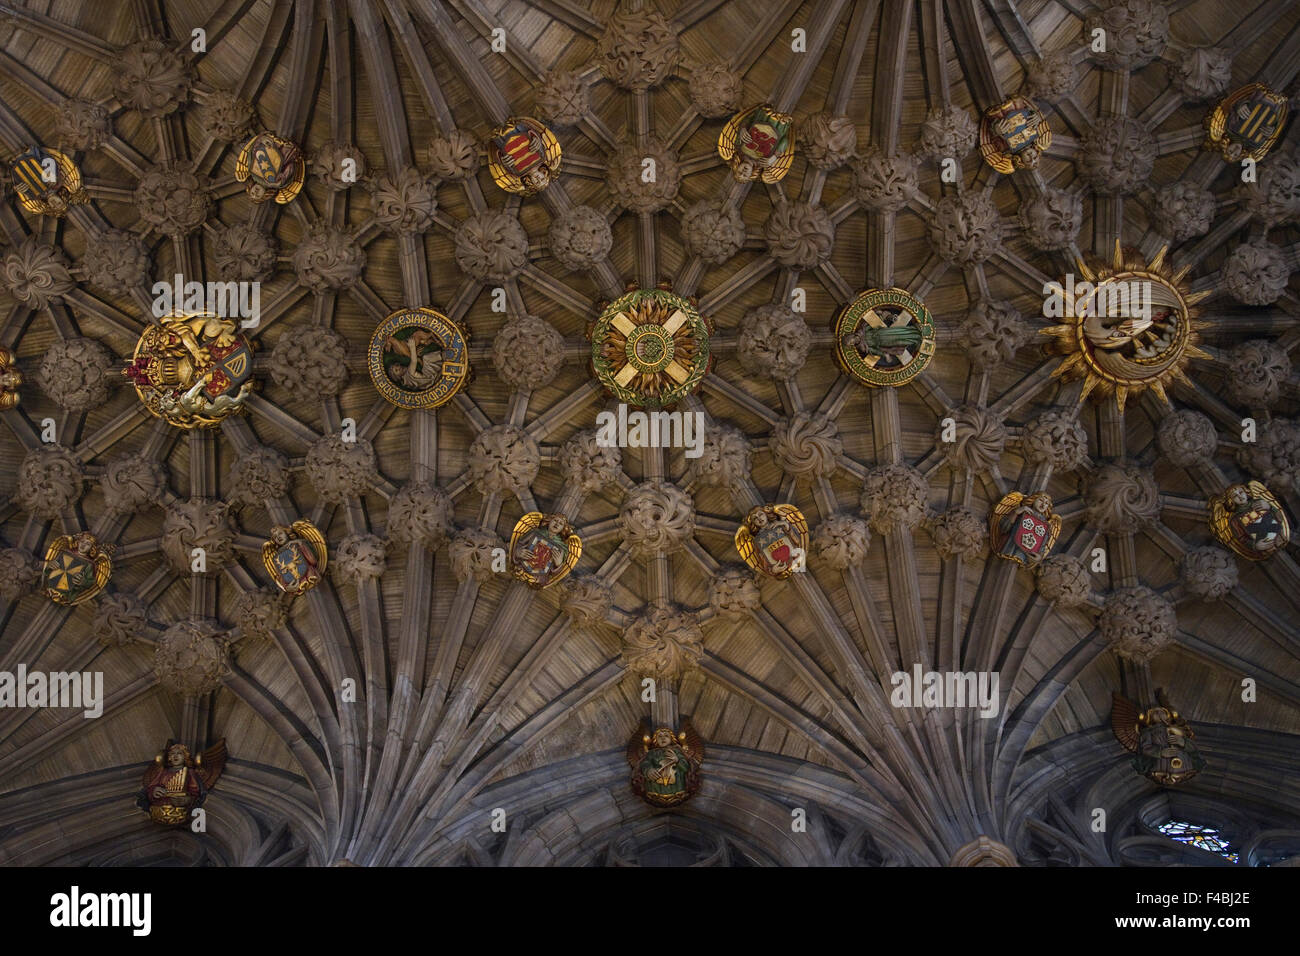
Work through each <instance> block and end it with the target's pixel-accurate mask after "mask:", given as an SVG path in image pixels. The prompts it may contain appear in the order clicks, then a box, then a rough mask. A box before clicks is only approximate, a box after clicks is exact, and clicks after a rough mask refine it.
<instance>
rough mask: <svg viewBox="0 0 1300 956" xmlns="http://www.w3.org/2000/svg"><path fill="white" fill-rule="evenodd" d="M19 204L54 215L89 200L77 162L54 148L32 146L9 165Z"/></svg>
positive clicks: (33, 211) (44, 213) (58, 215)
mask: <svg viewBox="0 0 1300 956" xmlns="http://www.w3.org/2000/svg"><path fill="white" fill-rule="evenodd" d="M9 169H10V172H11V173H12V175H13V182H14V193H15V195H16V196H17V198H18V204H19V205H20V206H22V207H23V209H25V210H26V211H27V212H30V213H34V214H36V215H39V216H54V217H56V218H58V217H61V216H64V215H66V214H67V211H68V207H69V206H74V205H77V204H79V203H85V202H89V201H90V197H89V196H88V195H86V190H85V187H83V186H82V184H81V172H80V170H78V169H77V164H76V163H74V162H73V161H72V160H71V159H69V158H68V157H67V156H66V155H64V154H63V153H61V152H59V151H58V150H57V149H46V148H44V147H42V146H33V147H32V148H31V149H29V150H28V151H27V152H25V153H23V154H22V155H21V156H19V157H18V158H17V159H15V160H13V161H12V162H11V163H10V164H9Z"/></svg>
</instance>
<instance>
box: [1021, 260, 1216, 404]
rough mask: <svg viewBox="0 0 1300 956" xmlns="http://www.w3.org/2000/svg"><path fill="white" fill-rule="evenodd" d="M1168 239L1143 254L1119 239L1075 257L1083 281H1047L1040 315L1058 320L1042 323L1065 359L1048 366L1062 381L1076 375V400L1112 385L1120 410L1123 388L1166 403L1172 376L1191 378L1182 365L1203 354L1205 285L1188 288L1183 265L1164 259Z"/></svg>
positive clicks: (1182, 379) (1180, 379)
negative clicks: (1091, 256) (1107, 249)
mask: <svg viewBox="0 0 1300 956" xmlns="http://www.w3.org/2000/svg"><path fill="white" fill-rule="evenodd" d="M1166 251H1167V247H1165V248H1162V249H1161V250H1160V251H1159V252H1157V253H1156V255H1155V257H1154V258H1153V259H1152V260H1151V261H1150V262H1147V261H1146V259H1145V257H1143V256H1142V254H1141V253H1139V252H1136V251H1134V250H1123V249H1121V248H1120V244H1119V242H1118V241H1116V243H1115V252H1114V255H1113V256H1112V258H1111V261H1110V262H1109V263H1093V264H1091V265H1090V264H1088V263H1086V262H1084V261H1082V260H1076V262H1075V265H1076V268H1077V269H1078V270H1079V274H1080V275H1081V276H1082V277H1083V281H1081V282H1079V283H1077V284H1076V283H1075V281H1074V277H1073V276H1070V277H1067V279H1066V282H1065V283H1052V284H1050V285H1049V286H1048V289H1047V291H1048V293H1049V294H1048V296H1047V299H1046V301H1045V303H1044V307H1043V315H1044V316H1045V317H1047V318H1060V319H1063V320H1064V323H1063V324H1061V325H1053V326H1050V327H1049V328H1045V329H1043V330H1042V334H1043V335H1050V336H1052V338H1053V339H1054V340H1055V341H1054V342H1053V343H1052V345H1053V347H1054V348H1053V351H1056V352H1058V353H1061V354H1064V355H1065V359H1064V361H1062V362H1061V364H1060V365H1059V366H1058V367H1057V368H1056V370H1055V371H1054V372H1052V376H1053V377H1054V378H1055V377H1058V376H1059V377H1060V378H1061V379H1062V380H1063V381H1072V380H1077V379H1080V378H1081V379H1083V390H1082V392H1080V394H1079V401H1083V399H1084V398H1086V397H1087V396H1088V395H1089V394H1091V393H1092V392H1094V391H1095V392H1096V393H1097V394H1099V395H1108V394H1110V393H1112V392H1113V393H1114V395H1115V403H1116V405H1117V407H1118V408H1119V410H1120V411H1121V412H1122V411H1123V410H1124V404H1125V402H1126V401H1127V400H1128V397H1129V396H1130V395H1136V394H1140V393H1141V392H1142V391H1144V390H1146V389H1148V388H1149V389H1151V391H1153V392H1155V393H1156V395H1158V396H1160V399H1161V400H1162V401H1164V402H1165V403H1166V404H1168V402H1169V397H1168V395H1167V394H1166V393H1165V388H1166V387H1167V386H1168V385H1169V384H1170V383H1172V382H1175V381H1178V382H1184V383H1188V384H1190V382H1189V380H1188V378H1187V375H1186V374H1185V373H1184V371H1183V370H1184V368H1186V366H1187V362H1188V361H1189V360H1190V359H1193V358H1210V356H1209V355H1208V354H1207V353H1206V352H1204V351H1202V350H1201V349H1200V348H1198V347H1197V345H1196V343H1197V342H1198V341H1199V340H1200V336H1199V335H1198V334H1197V330H1199V329H1203V328H1206V327H1207V326H1208V325H1209V323H1208V322H1197V321H1196V314H1197V310H1196V308H1195V306H1196V304H1197V303H1198V302H1200V301H1201V300H1203V299H1205V298H1207V297H1208V296H1209V295H1210V290H1205V291H1202V292H1195V293H1193V292H1192V291H1191V290H1190V287H1189V286H1188V284H1187V283H1186V282H1185V281H1184V280H1185V279H1186V277H1187V272H1188V270H1189V269H1190V268H1191V267H1190V266H1184V267H1183V268H1182V269H1179V270H1178V271H1176V272H1175V271H1173V270H1172V269H1170V267H1169V266H1168V264H1167V263H1166V262H1165V252H1166Z"/></svg>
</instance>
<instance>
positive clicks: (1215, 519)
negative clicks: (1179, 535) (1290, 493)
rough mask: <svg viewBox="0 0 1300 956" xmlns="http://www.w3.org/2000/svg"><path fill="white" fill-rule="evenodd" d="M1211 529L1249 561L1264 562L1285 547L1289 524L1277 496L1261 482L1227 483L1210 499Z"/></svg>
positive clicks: (1216, 535)
mask: <svg viewBox="0 0 1300 956" xmlns="http://www.w3.org/2000/svg"><path fill="white" fill-rule="evenodd" d="M1210 530H1212V531H1213V532H1214V535H1215V537H1217V538H1218V539H1219V540H1220V541H1222V542H1223V543H1224V544H1225V545H1227V546H1228V547H1229V548H1231V549H1232V550H1233V551H1235V552H1236V553H1237V554H1239V555H1241V556H1242V557H1243V558H1249V559H1250V560H1251V561H1263V560H1264V559H1265V558H1268V557H1271V556H1272V555H1274V554H1276V553H1277V552H1279V551H1281V550H1282V549H1284V548H1285V547H1286V546H1287V543H1288V542H1289V541H1290V540H1291V523H1290V522H1289V521H1288V520H1287V516H1286V511H1285V510H1284V509H1283V507H1282V502H1280V501H1278V499H1277V496H1276V495H1274V494H1273V492H1271V491H1269V490H1268V488H1267V487H1265V486H1264V483H1263V482H1260V481H1253V480H1252V481H1247V482H1246V483H1245V484H1235V485H1229V486H1228V487H1227V488H1226V489H1224V491H1223V492H1222V493H1221V494H1217V495H1215V496H1214V497H1213V498H1211V499H1210Z"/></svg>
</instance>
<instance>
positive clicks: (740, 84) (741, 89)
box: [687, 63, 745, 119]
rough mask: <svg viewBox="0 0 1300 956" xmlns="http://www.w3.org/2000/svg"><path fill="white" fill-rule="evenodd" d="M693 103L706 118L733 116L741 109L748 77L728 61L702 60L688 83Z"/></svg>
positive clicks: (697, 110) (693, 70)
mask: <svg viewBox="0 0 1300 956" xmlns="http://www.w3.org/2000/svg"><path fill="white" fill-rule="evenodd" d="M687 90H688V95H689V96H690V98H691V105H692V106H694V107H695V110H696V112H698V113H699V114H700V115H701V116H703V117H704V118H705V119H722V118H723V117H730V116H731V115H733V114H734V113H736V112H737V111H738V110H739V109H740V104H741V100H742V99H743V97H744V94H745V81H744V79H743V78H742V77H741V75H740V74H739V73H737V72H736V71H735V70H734V69H732V68H731V66H730V64H727V63H702V64H700V65H699V66H696V67H694V68H693V69H692V70H691V78H690V81H689V83H688V84H687Z"/></svg>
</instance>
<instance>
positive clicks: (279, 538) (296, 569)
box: [262, 520, 329, 594]
mask: <svg viewBox="0 0 1300 956" xmlns="http://www.w3.org/2000/svg"><path fill="white" fill-rule="evenodd" d="M328 559H329V549H328V548H326V546H325V536H324V535H323V534H321V533H320V531H319V529H317V527H316V526H315V525H314V524H312V523H311V522H310V521H306V520H303V521H295V522H294V523H293V524H292V525H290V526H288V527H285V526H284V525H276V526H275V527H274V528H272V529H271V537H270V538H269V539H267V541H266V542H265V543H264V544H263V545H262V564H263V565H264V566H265V567H266V570H267V573H268V574H270V575H271V578H272V580H274V581H275V586H276V587H278V588H279V589H280V590H281V591H284V592H285V593H286V594H305V593H306V592H308V591H310V590H311V589H312V588H314V587H315V586H316V585H318V584H320V581H321V576H322V575H324V573H325V563H326V561H327V560H328Z"/></svg>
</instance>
